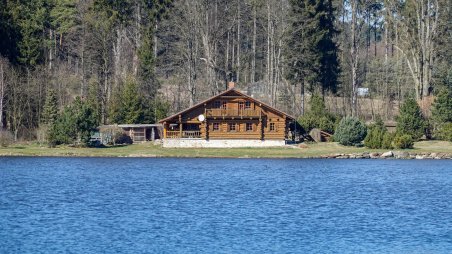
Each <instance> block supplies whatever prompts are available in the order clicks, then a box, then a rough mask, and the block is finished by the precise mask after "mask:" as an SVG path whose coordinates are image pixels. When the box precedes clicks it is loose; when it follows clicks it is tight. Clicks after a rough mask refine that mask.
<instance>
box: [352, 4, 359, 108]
mask: <svg viewBox="0 0 452 254" xmlns="http://www.w3.org/2000/svg"><path fill="white" fill-rule="evenodd" d="M351 8H352V9H351V11H352V20H351V22H352V23H351V36H352V38H351V40H352V45H351V49H350V54H351V63H352V66H351V67H352V105H351V108H352V116H357V114H358V56H359V52H358V46H359V45H358V43H359V42H358V35H357V32H358V27H357V12H358V0H352V1H351Z"/></svg>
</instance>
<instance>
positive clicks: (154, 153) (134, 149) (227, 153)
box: [0, 141, 452, 158]
mask: <svg viewBox="0 0 452 254" xmlns="http://www.w3.org/2000/svg"><path fill="white" fill-rule="evenodd" d="M384 151H387V150H375V149H368V148H357V147H345V146H341V145H339V144H337V143H314V144H308V145H307V147H306V148H298V147H295V146H287V147H283V148H197V149H193V148H162V147H161V146H159V145H154V144H153V143H142V144H135V145H129V146H116V147H106V148H74V147H69V146H59V147H57V148H48V147H46V146H39V145H37V144H16V145H12V146H10V147H0V156H74V157H75V156H86V157H226V158H247V157H249V158H306V157H320V156H324V155H332V154H342V153H343V154H350V153H363V152H384ZM407 151H409V152H418V153H422V152H426V153H427V152H428V153H433V152H435V153H449V154H452V142H445V141H421V142H417V143H415V146H414V149H410V150H407Z"/></svg>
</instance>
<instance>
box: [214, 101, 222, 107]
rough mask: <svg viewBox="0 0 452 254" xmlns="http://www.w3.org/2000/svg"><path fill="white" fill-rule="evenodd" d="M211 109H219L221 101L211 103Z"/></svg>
mask: <svg viewBox="0 0 452 254" xmlns="http://www.w3.org/2000/svg"><path fill="white" fill-rule="evenodd" d="M213 107H214V108H220V107H221V101H214V102H213Z"/></svg>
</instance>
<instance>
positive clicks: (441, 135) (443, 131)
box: [435, 122, 452, 142]
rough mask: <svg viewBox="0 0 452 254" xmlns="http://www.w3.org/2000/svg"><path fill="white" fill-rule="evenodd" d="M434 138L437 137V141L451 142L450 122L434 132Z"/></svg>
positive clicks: (451, 127)
mask: <svg viewBox="0 0 452 254" xmlns="http://www.w3.org/2000/svg"><path fill="white" fill-rule="evenodd" d="M435 136H437V138H438V139H441V140H446V141H450V142H452V122H450V123H445V124H442V125H441V127H440V128H439V129H438V130H437V131H436V132H435Z"/></svg>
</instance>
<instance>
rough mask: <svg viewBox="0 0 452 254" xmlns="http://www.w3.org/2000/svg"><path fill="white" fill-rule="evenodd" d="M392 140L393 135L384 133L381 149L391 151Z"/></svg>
mask: <svg viewBox="0 0 452 254" xmlns="http://www.w3.org/2000/svg"><path fill="white" fill-rule="evenodd" d="M393 140H394V134H392V133H389V132H386V133H385V134H384V135H383V141H382V142H381V148H383V149H392V148H394V147H393V146H392V141H393Z"/></svg>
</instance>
